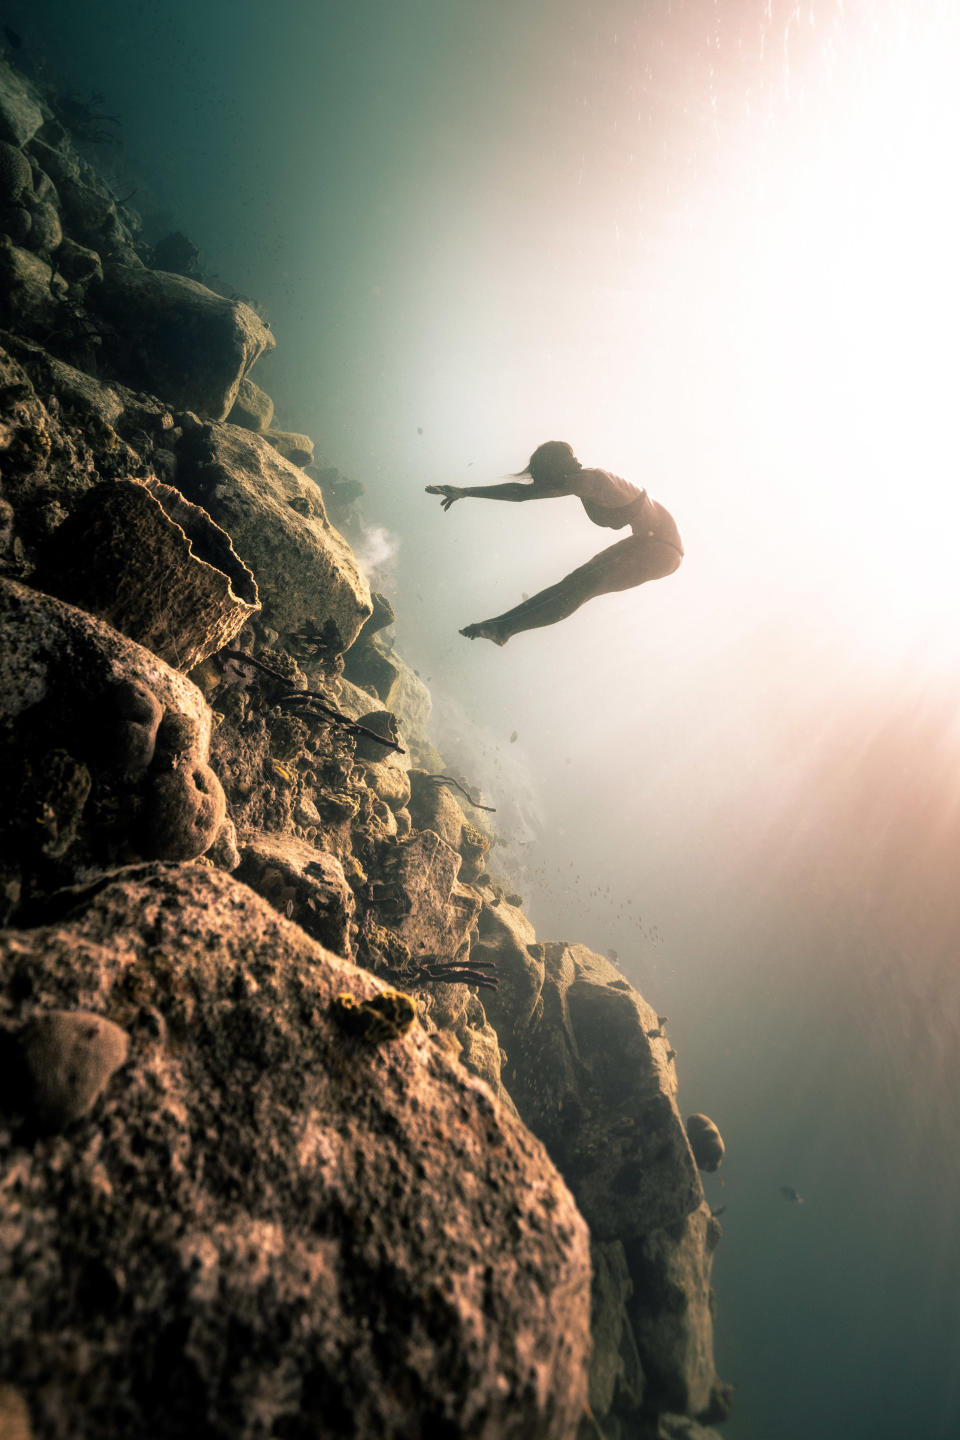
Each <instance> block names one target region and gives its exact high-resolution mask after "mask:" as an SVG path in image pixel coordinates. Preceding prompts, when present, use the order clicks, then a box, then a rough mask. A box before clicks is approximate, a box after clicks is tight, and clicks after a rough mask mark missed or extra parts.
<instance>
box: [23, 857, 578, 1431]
mask: <svg viewBox="0 0 960 1440" xmlns="http://www.w3.org/2000/svg"><path fill="white" fill-rule="evenodd" d="M0 956H2V958H0V978H2V990H0V995H2V997H3V998H2V1000H0V1034H2V1037H3V1039H4V1040H5V1041H6V1048H7V1049H8V1050H10V1049H12V1048H15V1047H17V1046H18V1045H19V1044H20V1043H21V1042H20V1040H19V1037H20V1036H21V1035H22V1034H23V1033H24V1031H25V1030H26V1033H27V1035H28V1037H29V1035H30V1027H31V1025H32V1026H33V1027H34V1028H35V1027H36V1026H37V1024H38V1023H41V1019H39V1018H38V1017H41V1018H42V1017H43V1016H44V1015H45V1014H47V1013H49V1012H50V1010H51V1008H52V1007H56V1008H57V1009H58V1010H60V1011H64V1010H66V1011H70V1010H83V1011H91V1010H92V1011H94V1012H95V1013H96V1014H97V1015H100V1016H103V1017H104V1018H105V1020H107V1021H110V1022H111V1023H112V1024H113V1025H116V1026H119V1027H121V1028H122V1030H123V1031H125V1032H126V1034H127V1035H128V1036H129V1037H130V1057H129V1060H128V1062H127V1063H126V1064H125V1065H123V1066H122V1067H121V1069H120V1070H119V1071H117V1073H116V1074H115V1075H113V1077H112V1078H111V1079H110V1080H109V1081H108V1083H107V1085H106V1088H105V1090H104V1092H103V1094H102V1096H101V1097H100V1098H99V1099H98V1100H97V1101H96V1103H95V1104H94V1106H93V1108H92V1110H91V1111H90V1113H89V1114H87V1115H84V1116H82V1117H81V1118H79V1119H77V1120H76V1121H75V1122H74V1123H73V1124H72V1125H70V1126H68V1128H66V1129H65V1130H64V1131H63V1132H62V1133H58V1134H56V1135H54V1136H52V1137H49V1138H40V1139H38V1138H36V1137H35V1135H34V1133H33V1130H32V1128H31V1119H32V1115H31V1113H30V1107H31V1104H32V1093H31V1092H29V1091H28V1090H21V1091H15V1090H11V1089H10V1088H9V1086H8V1087H7V1088H6V1090H5V1091H3V1092H0V1102H2V1105H3V1109H4V1111H5V1112H6V1122H7V1123H6V1128H3V1129H0V1145H2V1151H3V1163H4V1172H5V1183H4V1186H3V1190H2V1198H0V1207H2V1208H0V1217H2V1218H0V1228H2V1233H3V1235H4V1239H5V1243H4V1246H3V1253H2V1257H0V1313H2V1314H3V1315H4V1318H5V1323H4V1326H3V1329H2V1331H0V1365H2V1367H3V1370H4V1372H5V1373H6V1374H8V1375H10V1376H11V1377H12V1378H14V1379H15V1381H16V1384H17V1386H18V1388H19V1389H20V1390H21V1391H23V1392H25V1393H27V1394H28V1395H29V1397H30V1406H31V1410H32V1413H33V1416H34V1423H35V1424H36V1426H37V1428H38V1430H39V1431H40V1432H41V1433H43V1434H45V1435H50V1436H57V1437H63V1440H73V1437H80V1436H82V1435H90V1434H92V1433H97V1434H99V1435H105V1434H110V1435H120V1434H138V1435H143V1436H150V1437H158V1440H159V1437H162V1436H171V1437H174V1436H175V1437H181V1436H184V1435H188V1434H189V1435H191V1436H196V1437H198V1440H202V1437H208V1436H209V1437H214V1436H222V1437H225V1440H226V1437H230V1440H245V1437H253V1436H263V1435H267V1434H280V1433H283V1434H296V1435H304V1436H306V1435H316V1436H321V1435H322V1436H324V1437H336V1436H355V1437H369V1436H373V1435H376V1436H383V1437H400V1436H405V1437H411V1440H413V1437H415V1436H421V1435H427V1434H431V1435H451V1436H464V1437H466V1436H476V1437H485V1440H501V1437H510V1436H515V1437H517V1440H528V1437H529V1440H533V1437H541V1436H542V1437H544V1440H546V1437H555V1440H562V1437H565V1436H568V1435H570V1434H571V1433H572V1430H573V1428H574V1427H575V1425H576V1422H577V1419H578V1418H579V1415H580V1413H581V1412H582V1409H583V1404H584V1399H585V1396H584V1390H583V1359H584V1351H585V1347H586V1345H587V1334H588V1318H587V1307H588V1285H589V1261H588V1252H587V1234H586V1227H585V1226H584V1224H583V1221H582V1220H581V1218H580V1216H579V1215H578V1213H577V1211H576V1209H575V1207H574V1205H573V1202H572V1200H571V1199H570V1196H569V1194H568V1192H567V1191H566V1189H565V1187H564V1186H563V1184H562V1182H561V1181H560V1180H559V1177H558V1176H557V1174H556V1172H555V1171H554V1169H553V1167H552V1165H551V1164H550V1162H549V1161H548V1160H547V1158H546V1155H545V1153H544V1151H543V1150H542V1148H541V1146H540V1145H539V1143H538V1142H537V1141H536V1140H534V1139H533V1138H532V1136H531V1135H530V1134H529V1132H528V1131H527V1130H526V1129H525V1128H524V1127H523V1126H522V1125H521V1124H519V1123H518V1122H517V1121H515V1120H513V1119H512V1118H511V1116H510V1115H509V1113H508V1112H507V1111H506V1110H504V1109H503V1108H502V1107H498V1106H497V1105H496V1104H495V1102H494V1101H493V1100H492V1098H491V1097H490V1095H489V1092H488V1091H487V1089H486V1087H484V1086H483V1085H481V1084H479V1083H478V1082H476V1081H473V1080H471V1079H470V1078H469V1077H468V1076H467V1075H466V1073H465V1072H464V1070H463V1069H462V1068H461V1067H459V1066H458V1065H457V1064H456V1063H455V1062H454V1060H453V1059H452V1058H451V1057H450V1056H449V1055H448V1053H447V1052H446V1049H445V1047H444V1046H442V1045H440V1044H438V1043H437V1041H436V1040H431V1039H430V1038H429V1037H428V1036H427V1035H426V1034H425V1033H424V1031H423V1030H422V1029H421V1028H420V1027H419V1025H417V1024H415V1025H414V1026H413V1028H412V1029H411V1030H410V1031H409V1032H408V1033H407V1034H406V1035H403V1036H395V1035H394V1036H390V1035H389V1034H388V1035H385V1036H384V1037H382V1038H380V1039H377V1040H371V1041H363V1040H360V1039H357V1038H354V1037H353V1036H352V1035H350V1034H349V1033H347V1032H346V1031H345V1030H344V1029H343V1027H342V1026H341V1024H340V1023H339V1021H338V1019H337V1014H336V1011H335V1009H334V1008H332V1007H333V1002H334V1000H335V998H336V996H337V995H338V994H339V993H340V992H342V991H350V992H352V993H353V994H354V995H355V996H357V997H359V998H361V999H362V998H364V997H371V996H376V994H377V993H378V989H379V987H378V985H377V982H376V981H375V980H373V979H372V978H371V977H370V976H368V975H365V974H364V973H363V972H361V971H358V970H356V969H354V968H353V967H351V966H348V965H346V964H345V963H344V962H342V961H339V960H337V959H336V958H335V957H333V956H332V955H330V954H329V953H328V952H326V951H324V950H322V949H321V948H320V947H319V946H318V945H316V944H314V943H313V942H312V941H310V940H309V939H307V937H306V936H304V934H303V932H302V931H301V930H300V929H299V928H297V927H296V926H293V925H290V924H288V923H287V922H286V921H284V920H282V919H280V918H279V917H278V916H277V915H276V914H275V913H274V912H273V911H272V910H271V909H270V908H269V907H268V906H266V905H265V904H264V903H263V902H262V901H260V900H259V899H257V897H255V896H254V895H253V894H252V893H251V892H250V891H249V890H248V889H247V888H246V887H244V886H242V885H239V884H238V883H237V882H236V881H234V880H232V879H230V878H228V877H226V876H222V875H218V874H217V873H216V872H214V871H212V870H210V869H209V868H205V867H202V866H196V865H192V866H191V865H187V866H174V867H171V868H165V867H162V866H156V865H154V866H147V867H141V868H139V869H137V870H134V871H132V872H129V873H126V874H120V875H118V876H117V877H116V878H115V879H114V880H113V882H112V883H110V884H108V885H107V886H105V887H104V888H102V889H99V890H98V891H97V893H96V894H94V895H93V896H92V897H91V898H90V899H89V900H88V901H86V902H84V901H82V900H81V901H80V902H79V903H78V904H77V908H75V909H74V910H73V911H72V912H71V913H70V914H69V915H68V916H65V917H64V919H63V920H61V922H60V923H59V924H57V925H54V926H48V927H44V928H41V929H36V930H31V931H16V930H14V931H9V932H7V933H6V935H5V936H4V937H3V945H2V950H0ZM7 1068H8V1070H9V1068H10V1063H9V1062H8V1067H7Z"/></svg>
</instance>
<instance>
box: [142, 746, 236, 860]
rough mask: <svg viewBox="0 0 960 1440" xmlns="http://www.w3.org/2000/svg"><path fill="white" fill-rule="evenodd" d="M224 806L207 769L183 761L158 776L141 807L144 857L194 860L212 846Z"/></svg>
mask: <svg viewBox="0 0 960 1440" xmlns="http://www.w3.org/2000/svg"><path fill="white" fill-rule="evenodd" d="M226 813H227V804H226V799H225V797H224V793H223V788H222V786H221V784H220V781H219V780H218V779H217V777H216V775H215V774H214V773H213V771H212V770H211V769H210V767H209V765H204V764H203V763H202V762H201V761H199V760H197V759H195V758H191V757H190V756H186V757H184V759H183V760H182V761H181V763H180V764H179V765H177V766H176V767H175V768H174V769H173V770H170V771H167V772H166V773H164V774H161V775H157V776H156V777H155V778H154V779H153V781H152V783H151V786H150V791H149V794H148V796H147V801H146V804H145V806H144V814H143V821H144V829H145V833H144V838H143V850H144V854H146V855H147V856H149V858H151V859H154V860H195V859H196V858H197V856H198V855H202V854H203V853H204V851H205V850H207V849H209V847H210V846H211V845H212V844H213V842H214V840H215V838H216V836H217V834H218V832H219V830H220V827H221V825H222V824H223V821H224V817H225V816H226Z"/></svg>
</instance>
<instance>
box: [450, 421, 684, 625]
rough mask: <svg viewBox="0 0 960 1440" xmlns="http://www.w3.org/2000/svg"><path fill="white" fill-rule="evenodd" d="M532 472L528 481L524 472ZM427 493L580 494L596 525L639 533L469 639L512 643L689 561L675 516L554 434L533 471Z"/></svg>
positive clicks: (460, 496) (516, 497) (479, 496)
mask: <svg viewBox="0 0 960 1440" xmlns="http://www.w3.org/2000/svg"><path fill="white" fill-rule="evenodd" d="M525 476H529V477H530V479H529V481H528V480H526V479H525V478H524V477H525ZM426 488H427V494H428V495H440V496H441V497H442V501H443V508H444V510H449V509H450V506H451V505H453V504H454V503H455V502H456V501H457V500H508V501H514V502H516V501H524V500H553V499H556V498H558V497H559V496H561V495H576V496H577V498H578V499H579V500H580V502H581V504H582V505H583V508H584V510H586V512H587V515H588V516H589V517H590V519H591V520H592V521H593V523H594V524H595V525H602V526H604V527H605V528H606V529H609V530H622V529H623V528H624V526H626V525H629V526H630V529H631V531H632V534H631V535H630V536H629V537H628V538H627V539H626V540H619V541H618V542H617V543H616V544H615V545H610V546H609V547H608V548H607V549H606V550H601V551H600V553H599V554H598V555H594V557H593V559H592V560H588V561H587V563H586V564H585V565H581V566H580V567H579V568H578V569H576V570H573V571H571V573H570V574H569V575H567V576H565V577H564V579H562V580H560V581H558V582H557V584H556V585H551V586H549V587H548V588H547V589H546V590H541V591H540V592H539V594H537V595H531V597H530V599H529V600H524V601H523V602H522V604H520V605H515V606H514V608H513V609H512V610H507V611H506V612H505V613H504V614H503V615H497V616H495V618H494V619H492V620H481V621H479V623H478V624H476V625H467V626H466V628H465V629H463V630H461V631H460V634H461V635H466V637H467V639H468V640H477V639H482V640H492V641H493V643H494V645H506V643H507V641H508V640H509V639H510V637H511V636H512V635H517V634H519V632H520V631H521V630H536V629H538V628H539V627H540V626H541V625H555V624H556V622H557V621H558V620H565V619H566V618H567V616H568V615H572V614H573V612H574V610H578V609H579V608H580V606H581V605H583V604H584V602H585V601H587V600H592V599H593V597H594V596H595V595H606V594H608V593H609V592H610V591H612V590H630V589H632V588H633V586H634V585H642V584H643V583H644V581H646V580H660V579H662V578H663V577H664V576H665V575H672V574H673V572H674V570H676V569H677V567H678V565H679V564H680V561H681V560H682V559H683V544H682V542H681V540H680V532H679V530H678V529H677V527H676V524H675V522H674V519H673V516H672V515H671V514H670V513H669V511H667V510H665V509H664V508H663V506H662V505H658V504H657V502H656V501H655V500H651V499H650V497H649V495H648V494H647V492H646V490H640V489H638V488H637V486H636V485H631V484H630V482H629V480H623V479H621V477H620V476H619V475H614V474H613V473H612V472H611V471H609V470H585V469H584V467H583V466H582V465H581V464H580V461H579V460H578V459H577V457H576V456H575V455H574V453H573V450H572V449H571V447H570V446H569V445H568V444H566V442H565V441H563V440H548V441H546V443H545V444H543V445H539V446H538V447H537V449H536V450H534V452H533V454H532V455H531V456H530V463H529V464H528V465H527V468H526V470H522V471H521V472H520V474H519V475H518V476H517V479H516V480H515V481H513V480H510V481H507V482H505V483H504V484H501V485H466V486H460V485H428V486H427V487H426Z"/></svg>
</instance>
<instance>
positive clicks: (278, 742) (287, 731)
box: [270, 715, 310, 760]
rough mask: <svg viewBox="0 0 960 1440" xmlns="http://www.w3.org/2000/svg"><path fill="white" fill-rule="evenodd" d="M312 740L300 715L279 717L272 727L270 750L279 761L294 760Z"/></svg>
mask: <svg viewBox="0 0 960 1440" xmlns="http://www.w3.org/2000/svg"><path fill="white" fill-rule="evenodd" d="M309 738H310V729H309V727H308V726H307V725H305V724H304V722H303V721H302V720H301V719H300V717H299V715H278V716H277V718H276V720H274V721H273V722H272V723H271V725H270V750H271V752H272V754H273V755H274V756H275V757H276V759H277V760H292V759H293V757H294V756H295V755H298V754H299V753H300V751H301V750H302V749H303V748H304V746H305V745H306V743H307V741H308V740H309Z"/></svg>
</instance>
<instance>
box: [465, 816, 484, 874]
mask: <svg viewBox="0 0 960 1440" xmlns="http://www.w3.org/2000/svg"><path fill="white" fill-rule="evenodd" d="M489 849H490V840H489V838H488V836H486V835H484V833H483V831H482V830H478V829H477V827H476V826H475V825H471V824H470V822H469V820H464V822H463V829H462V830H461V831H460V854H461V855H462V856H463V858H464V860H467V861H471V862H472V863H473V864H475V865H476V864H479V863H480V861H482V860H483V858H484V856H485V855H486V854H487V851H488V850H489Z"/></svg>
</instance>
